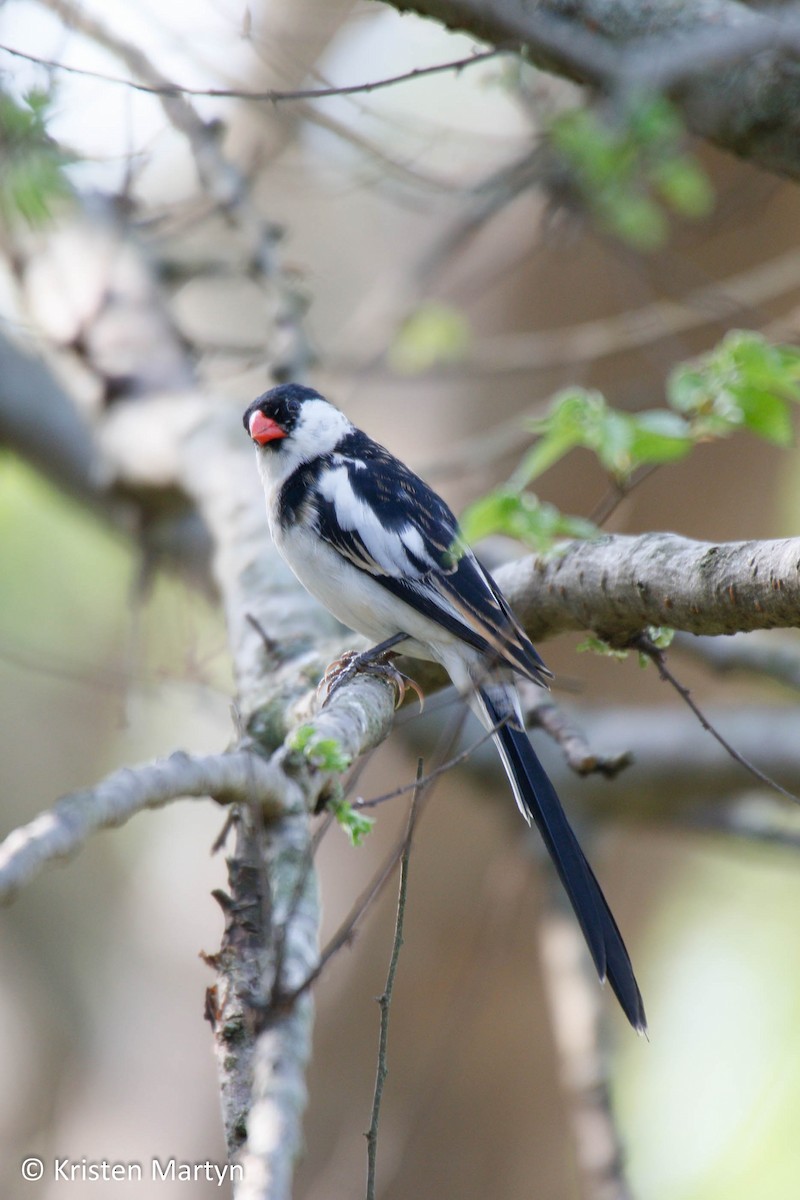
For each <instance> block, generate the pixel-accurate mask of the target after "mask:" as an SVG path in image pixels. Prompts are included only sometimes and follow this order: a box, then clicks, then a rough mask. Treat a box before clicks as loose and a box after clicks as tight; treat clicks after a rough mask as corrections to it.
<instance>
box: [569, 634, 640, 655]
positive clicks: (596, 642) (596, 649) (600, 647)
mask: <svg viewBox="0 0 800 1200" xmlns="http://www.w3.org/2000/svg"><path fill="white" fill-rule="evenodd" d="M575 649H576V650H577V652H578V653H579V654H600V655H602V656H603V657H604V658H618V659H620V660H621V659H624V658H627V657H628V651H627V650H617V649H615V647H614V646H609V644H608V642H604V641H603V639H602V638H599V637H596V636H595V634H593V633H590V634H589V636H588V637H587V638H584V640H583V641H582V642H580V643H579V645H577V646H576V647H575Z"/></svg>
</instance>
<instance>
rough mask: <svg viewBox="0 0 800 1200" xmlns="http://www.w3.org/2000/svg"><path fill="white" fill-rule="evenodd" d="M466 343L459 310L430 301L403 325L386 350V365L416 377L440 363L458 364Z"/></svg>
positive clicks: (465, 327) (464, 321)
mask: <svg viewBox="0 0 800 1200" xmlns="http://www.w3.org/2000/svg"><path fill="white" fill-rule="evenodd" d="M469 340H470V328H469V324H468V323H467V319H466V317H465V316H464V314H463V313H462V312H461V311H460V309H457V308H454V307H453V306H452V305H449V304H441V303H439V302H438V301H435V300H429V301H427V302H426V303H425V304H421V305H420V306H419V308H417V309H416V310H415V311H414V312H413V313H412V314H411V315H410V316H409V317H408V318H407V319H406V320H405V321H404V322H403V325H402V326H401V328H400V330H399V332H398V334H397V336H396V338H395V340H394V342H393V344H392V346H391V347H390V349H389V362H390V364H391V366H392V367H393V368H394V369H395V370H396V371H400V372H402V373H403V374H407V375H415V374H418V373H419V372H421V371H427V370H429V369H430V368H431V367H434V366H436V365H437V364H439V363H451V362H457V361H458V360H459V359H461V358H463V356H464V352H465V350H466V349H467V346H468V345H469Z"/></svg>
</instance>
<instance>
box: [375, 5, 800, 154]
mask: <svg viewBox="0 0 800 1200" xmlns="http://www.w3.org/2000/svg"><path fill="white" fill-rule="evenodd" d="M386 2H387V3H389V4H391V6H392V7H393V8H396V9H399V10H400V11H410V12H416V13H419V14H420V15H421V16H427V17H432V18H434V19H435V20H437V21H440V22H441V23H442V24H443V25H445V26H446V27H447V28H449V29H454V30H459V31H461V32H466V33H470V34H472V35H473V36H474V37H476V38H478V39H479V40H480V41H484V42H488V43H490V44H491V45H495V46H501V47H509V48H511V49H518V48H523V47H524V48H525V50H526V51H527V53H528V54H529V56H530V58H531V59H532V61H533V62H535V63H537V64H538V65H540V66H542V67H544V68H545V69H546V70H550V71H553V72H555V73H557V74H560V75H564V76H566V77H568V78H570V79H572V80H575V81H576V82H578V83H583V84H589V85H591V86H593V87H595V88H599V89H602V90H603V91H605V92H607V93H619V92H621V91H624V90H630V89H632V88H633V89H636V88H637V87H638V88H639V89H640V90H641V89H643V88H660V89H663V90H665V91H667V92H669V93H670V94H671V95H672V97H673V98H674V99H675V100H676V101H678V102H679V103H680V105H681V106H682V109H683V112H684V115H685V118H686V121H687V123H688V125H689V128H690V129H692V130H693V132H695V133H697V134H699V135H701V136H702V137H706V138H708V139H709V140H711V141H713V142H715V143H716V144H717V145H719V146H721V147H723V148H724V149H726V150H730V151H732V152H733V153H735V154H738V155H740V156H741V157H744V158H747V159H750V160H751V161H753V162H755V163H757V164H758V165H759V166H762V167H766V168H767V169H768V170H771V171H775V172H777V173H779V174H782V175H789V176H791V177H793V178H800V137H798V134H800V71H798V62H799V61H800V17H798V14H797V12H796V11H795V10H793V9H790V10H789V11H787V9H786V8H785V7H781V8H779V7H778V6H776V7H775V8H774V9H771V10H767V11H761V12H759V11H754V10H753V8H752V7H749V6H748V5H745V4H742V3H738V2H737V0H659V3H657V4H642V3H640V0H538V2H534V0H530V2H528V3H519V0H386Z"/></svg>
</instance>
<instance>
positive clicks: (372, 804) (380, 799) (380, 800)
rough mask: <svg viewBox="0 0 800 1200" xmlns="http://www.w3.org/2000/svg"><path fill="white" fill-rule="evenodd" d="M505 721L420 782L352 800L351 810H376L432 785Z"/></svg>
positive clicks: (477, 747) (464, 758) (473, 750)
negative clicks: (398, 798) (420, 787)
mask: <svg viewBox="0 0 800 1200" xmlns="http://www.w3.org/2000/svg"><path fill="white" fill-rule="evenodd" d="M507 720H508V717H503V719H502V721H498V722H497V724H496V725H493V726H492V728H491V729H489V730H487V732H486V733H484V735H483V737H480V738H478V740H477V741H476V742H472V743H471V745H469V746H467V748H466V750H462V751H461V752H460V754H456V755H455V756H454V757H453V758H449V759H448V760H447V762H443V763H442V764H441V765H440V766H438V767H434V769H433V770H432V771H429V772H428V774H427V775H426V776H425V777H424V778H423V779H422V780H419V779H415V780H414V782H413V783H404V784H402V785H401V786H400V787H396V788H394V789H393V790H392V791H391V792H384V793H383V795H382V796H372V797H371V798H370V799H369V800H362V799H360V798H359V799H358V800H354V801H353V808H377V806H378V805H379V804H384V803H385V802H386V801H387V800H396V799H397V797H398V796H405V795H407V794H408V793H409V792H413V791H416V790H417V788H419V786H420V784H422V785H423V786H424V787H427V786H428V784H429V783H432V782H433V780H434V779H436V778H438V776H439V775H443V774H444V773H445V771H450V770H452V769H453V767H458V766H460V765H461V763H463V762H466V760H467V759H468V758H470V757H471V755H473V754H474V753H475V751H476V750H478V749H479V748H480V747H481V746H482V745H484V743H485V742H488V741H489V739H490V738H492V737H494V735H495V734H496V733H497V731H498V729H502V727H503V725H505V723H506V721H507Z"/></svg>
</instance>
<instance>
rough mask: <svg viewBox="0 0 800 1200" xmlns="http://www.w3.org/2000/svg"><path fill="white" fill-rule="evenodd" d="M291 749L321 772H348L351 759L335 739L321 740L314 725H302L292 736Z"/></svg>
mask: <svg viewBox="0 0 800 1200" xmlns="http://www.w3.org/2000/svg"><path fill="white" fill-rule="evenodd" d="M289 748H290V749H291V750H294V751H296V752H297V753H298V754H302V755H303V757H304V758H305V759H307V760H308V762H310V763H311V765H312V766H314V767H318V768H319V769H320V770H321V771H346V770H347V768H348V767H349V766H350V761H351V760H350V757H349V755H347V754H345V752H344V751H343V750H342V748H341V746H340V745H339V743H338V742H337V741H336V739H335V738H321V737H319V736H317V731H316V729H315V728H314V726H313V725H300V726H299V727H298V728H297V729H296V730H295V731H294V733H293V734H292V737H291V740H290V741H289Z"/></svg>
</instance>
